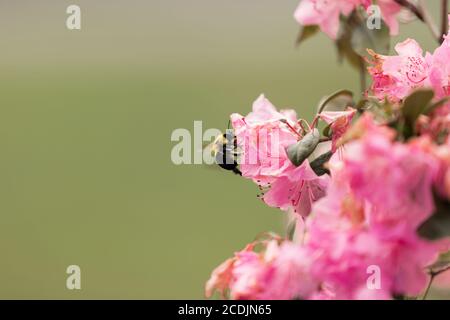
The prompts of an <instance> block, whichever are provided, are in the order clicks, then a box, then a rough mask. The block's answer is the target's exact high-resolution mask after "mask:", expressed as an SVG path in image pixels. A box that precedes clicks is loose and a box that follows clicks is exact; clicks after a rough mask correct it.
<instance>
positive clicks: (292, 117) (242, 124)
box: [231, 95, 300, 185]
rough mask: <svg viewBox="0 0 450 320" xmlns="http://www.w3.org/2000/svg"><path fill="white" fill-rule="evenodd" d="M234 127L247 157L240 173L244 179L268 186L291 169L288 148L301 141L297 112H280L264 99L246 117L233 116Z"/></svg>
mask: <svg viewBox="0 0 450 320" xmlns="http://www.w3.org/2000/svg"><path fill="white" fill-rule="evenodd" d="M280 120H283V121H280ZM231 123H232V125H233V128H234V130H235V135H236V137H237V142H238V145H239V147H240V148H241V149H242V153H243V154H242V157H241V159H240V170H241V171H242V175H243V176H244V177H246V178H250V179H253V180H254V181H255V182H257V183H258V184H261V185H265V184H268V183H270V182H272V181H274V180H275V179H276V177H278V176H280V175H281V174H282V173H283V172H285V171H286V170H287V169H289V168H290V166H291V162H290V160H289V159H288V157H287V155H286V151H285V148H286V147H287V146H289V145H291V144H294V143H296V142H297V139H298V138H299V137H298V134H296V133H295V132H294V131H293V130H299V129H300V128H299V127H298V124H297V119H296V113H295V111H293V110H286V111H277V110H276V108H275V107H274V106H273V105H272V104H271V103H270V101H269V100H267V99H266V98H265V97H264V95H261V96H260V97H259V98H258V99H257V100H256V101H255V102H254V104H253V111H252V112H250V113H249V114H248V115H247V116H246V117H244V116H241V115H240V114H236V113H235V114H232V115H231ZM289 126H290V127H289Z"/></svg>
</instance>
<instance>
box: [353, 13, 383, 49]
mask: <svg viewBox="0 0 450 320" xmlns="http://www.w3.org/2000/svg"><path fill="white" fill-rule="evenodd" d="M390 40H391V38H390V35H389V28H388V27H387V26H386V24H385V23H384V22H382V23H381V28H380V29H369V28H368V27H367V20H363V21H360V22H359V23H358V24H355V25H353V26H352V35H351V40H350V43H351V46H352V49H353V50H354V51H355V52H356V53H357V54H358V55H360V56H361V57H363V56H365V55H367V49H372V50H373V51H375V52H377V53H379V54H388V53H389V47H390Z"/></svg>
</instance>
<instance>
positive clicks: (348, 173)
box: [333, 117, 438, 232]
mask: <svg viewBox="0 0 450 320" xmlns="http://www.w3.org/2000/svg"><path fill="white" fill-rule="evenodd" d="M366 118H368V119H369V117H366ZM364 121H366V122H367V119H365V120H364ZM387 132H388V131H386V133H383V131H380V130H373V131H371V130H370V129H369V131H368V132H367V133H366V134H365V135H364V136H363V137H362V138H361V139H359V140H356V141H352V142H350V143H347V144H346V152H345V153H344V156H343V158H342V164H341V165H342V166H343V167H345V170H343V171H342V174H343V175H345V180H346V181H347V182H348V184H349V187H350V188H351V190H352V192H353V193H354V195H355V196H356V197H357V199H359V200H361V201H362V200H364V201H366V202H367V203H368V204H370V206H371V208H370V215H369V216H368V219H369V223H371V224H374V225H380V224H381V225H382V226H381V227H380V230H383V232H387V231H388V230H389V229H394V230H395V232H403V230H400V229H405V228H406V230H412V231H414V230H415V229H416V228H417V227H418V226H419V225H420V224H421V223H422V222H424V221H425V220H426V219H427V218H428V217H429V216H430V215H431V214H432V213H433V210H434V201H433V196H432V184H433V179H434V178H435V175H436V173H437V170H438V166H437V162H436V161H435V159H433V157H431V156H430V155H428V154H427V153H425V152H423V151H422V150H421V148H418V147H416V146H415V145H411V144H402V143H399V142H394V141H392V135H390V134H388V133H387ZM333 178H334V177H333ZM400 222H401V223H400Z"/></svg>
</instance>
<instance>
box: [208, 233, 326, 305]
mask: <svg viewBox="0 0 450 320" xmlns="http://www.w3.org/2000/svg"><path fill="white" fill-rule="evenodd" d="M249 249H250V250H249ZM252 249H253V248H252V246H251V245H250V246H247V248H246V249H245V250H243V251H240V252H238V253H236V254H235V257H234V258H232V259H231V261H233V263H232V264H231V267H229V266H230V263H229V262H228V261H230V260H227V261H226V262H225V263H224V264H223V265H222V266H224V267H222V268H221V267H219V268H218V269H216V270H218V271H214V272H213V275H212V277H211V279H210V280H209V281H208V285H207V295H208V296H210V295H211V293H212V290H214V289H217V290H219V291H220V292H224V290H229V293H230V298H231V299H235V300H287V299H296V298H301V297H308V296H309V295H311V293H312V292H313V291H314V290H316V288H317V284H316V283H315V282H314V281H312V279H311V278H309V277H308V276H307V269H308V268H309V264H310V259H309V258H308V257H307V256H306V255H305V254H304V252H303V249H302V247H301V246H299V245H297V244H294V243H292V242H287V241H285V242H283V243H281V244H279V243H278V241H276V240H271V241H269V242H268V243H266V244H265V246H264V249H263V250H262V251H261V252H255V251H253V250H252ZM223 270H227V272H226V274H227V281H226V282H221V281H215V280H216V279H218V278H220V276H219V277H218V275H217V273H219V275H222V274H223V272H220V271H223ZM228 275H230V276H228ZM223 284H225V286H223Z"/></svg>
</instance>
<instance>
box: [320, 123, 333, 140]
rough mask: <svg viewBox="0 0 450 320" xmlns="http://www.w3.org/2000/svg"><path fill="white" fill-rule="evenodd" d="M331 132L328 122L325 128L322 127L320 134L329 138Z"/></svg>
mask: <svg viewBox="0 0 450 320" xmlns="http://www.w3.org/2000/svg"><path fill="white" fill-rule="evenodd" d="M331 134H332V132H331V124H329V125H327V126H326V127H325V128H323V130H322V135H323V136H324V137H327V138H331Z"/></svg>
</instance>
